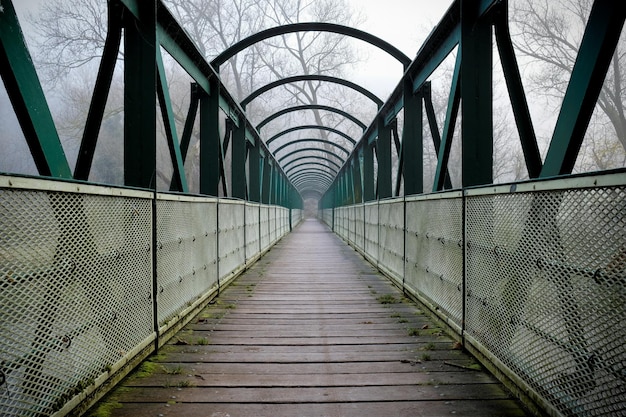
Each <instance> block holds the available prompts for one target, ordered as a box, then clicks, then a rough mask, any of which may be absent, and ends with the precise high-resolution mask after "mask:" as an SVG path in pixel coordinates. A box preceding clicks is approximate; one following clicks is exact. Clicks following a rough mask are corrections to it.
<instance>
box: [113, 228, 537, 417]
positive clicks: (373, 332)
mask: <svg viewBox="0 0 626 417" xmlns="http://www.w3.org/2000/svg"><path fill="white" fill-rule="evenodd" d="M101 407H102V408H101V411H104V412H106V413H108V412H110V415H111V416H150V417H157V416H233V417H234V416H255V417H258V416H366V415H372V416H443V415H450V414H455V415H473V416H481V417H485V416H521V415H525V413H524V411H523V410H522V409H521V408H520V406H519V404H518V403H517V402H516V401H514V400H512V399H510V397H509V396H508V394H507V392H506V391H505V390H504V389H503V388H502V386H501V385H500V384H499V383H497V381H496V380H495V379H494V378H493V377H492V376H490V375H488V374H487V373H485V372H483V371H482V370H481V368H480V366H479V365H477V364H476V362H475V361H474V360H473V359H472V358H470V357H469V356H468V355H467V354H466V353H464V352H462V351H461V350H459V348H458V346H457V345H456V344H455V343H454V342H453V340H452V339H450V338H449V337H448V336H446V335H445V334H444V333H443V332H442V330H441V329H439V328H437V327H436V326H435V325H434V324H433V322H432V321H431V320H429V319H428V318H427V316H425V315H424V314H423V313H422V311H421V310H420V309H419V308H418V307H417V306H415V305H414V304H412V303H410V302H407V301H406V300H405V301H403V300H402V294H401V293H400V292H399V291H398V290H397V289H396V288H395V287H394V286H392V285H391V284H390V283H389V282H388V281H387V280H385V279H384V278H383V277H381V276H380V275H379V274H378V273H377V272H376V270H375V269H373V268H372V267H371V265H369V264H368V263H367V262H365V261H364V260H363V259H362V258H361V257H360V256H359V255H358V254H357V253H356V252H354V251H353V250H352V249H351V248H350V247H348V246H346V245H345V244H343V243H342V242H341V241H340V239H338V238H337V237H336V236H334V235H333V234H332V233H331V232H330V231H328V229H327V228H326V227H325V226H324V225H322V224H321V223H319V222H318V221H316V220H312V219H310V220H307V221H305V222H304V223H303V224H302V225H300V226H299V227H298V228H297V229H296V230H295V231H294V233H292V234H290V235H288V236H287V237H285V238H284V239H283V240H282V241H281V242H279V243H278V244H277V245H276V246H275V247H274V248H273V249H272V250H271V251H270V252H269V253H268V254H267V255H265V256H264V257H263V258H262V259H261V260H260V261H259V262H258V263H257V264H255V265H254V267H253V268H251V269H250V270H249V271H247V272H246V273H245V274H244V275H242V276H241V277H240V278H238V280H237V281H236V283H235V284H234V285H233V286H231V287H229V288H228V289H226V290H225V291H224V292H223V293H222V294H221V296H220V297H219V299H218V301H217V302H216V303H214V304H213V305H210V306H208V307H207V308H206V309H205V310H204V311H203V312H202V313H201V314H200V315H199V316H198V317H196V318H195V319H193V320H192V321H191V323H190V324H189V325H188V326H187V327H186V328H185V329H184V330H183V331H181V332H180V333H179V334H178V335H177V337H175V338H173V339H172V340H171V341H170V343H169V344H168V345H167V346H165V347H164V348H163V349H162V350H161V351H160V352H159V354H158V355H156V356H153V357H151V358H150V360H149V361H148V362H146V363H144V364H143V365H142V366H141V368H140V370H139V371H138V372H135V373H134V374H133V375H131V376H130V377H129V378H127V379H126V380H125V381H123V383H122V384H121V387H120V388H118V389H117V390H116V391H115V392H114V393H113V394H112V395H111V396H110V397H108V398H107V399H106V401H105V402H103V403H102V405H101Z"/></svg>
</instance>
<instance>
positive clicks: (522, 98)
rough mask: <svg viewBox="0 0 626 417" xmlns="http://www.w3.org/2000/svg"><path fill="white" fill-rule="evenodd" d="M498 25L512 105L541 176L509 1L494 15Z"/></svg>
mask: <svg viewBox="0 0 626 417" xmlns="http://www.w3.org/2000/svg"><path fill="white" fill-rule="evenodd" d="M494 29H495V35H496V44H497V46H498V51H499V54H500V62H501V63H502V70H503V72H504V79H505V81H506V86H507V89H508V92H509V97H510V99H511V107H512V109H513V116H514V117H515V123H516V124H517V131H518V132H519V136H520V141H521V143H522V151H523V152H524V159H525V161H526V168H527V169H528V176H529V177H530V178H537V177H538V176H539V174H540V173H541V168H542V162H541V154H540V153H539V147H538V146H537V137H536V136H535V129H534V128H533V122H532V119H531V117H530V111H529V109H528V102H527V101H526V94H525V93H524V86H523V85H522V77H521V75H520V71H519V66H518V64H517V59H516V58H515V51H514V50H513V42H512V41H511V33H510V32H509V17H508V2H507V1H503V2H502V3H501V4H500V5H499V6H498V10H497V13H495V18H494Z"/></svg>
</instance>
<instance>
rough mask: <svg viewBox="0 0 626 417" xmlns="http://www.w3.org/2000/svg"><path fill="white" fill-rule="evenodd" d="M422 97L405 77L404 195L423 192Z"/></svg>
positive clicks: (403, 131)
mask: <svg viewBox="0 0 626 417" xmlns="http://www.w3.org/2000/svg"><path fill="white" fill-rule="evenodd" d="M422 97H423V94H422V90H421V89H420V90H418V92H417V93H416V94H413V83H412V81H411V80H410V79H405V80H404V128H403V129H402V160H403V172H404V195H412V194H421V193H423V192H424V157H423V153H424V146H423V133H422V132H423V129H422ZM398 175H400V173H399V172H398Z"/></svg>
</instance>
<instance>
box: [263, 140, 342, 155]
mask: <svg viewBox="0 0 626 417" xmlns="http://www.w3.org/2000/svg"><path fill="white" fill-rule="evenodd" d="M310 142H313V143H321V144H323V145H325V146H326V145H328V146H332V147H334V148H337V149H339V150H340V151H342V152H344V153H345V154H346V156H348V155H350V151H349V150H347V149H346V148H344V147H343V146H341V145H339V144H337V143H335V142H332V141H329V140H326V139H317V138H305V139H295V140H292V141H290V142H287V143H285V144H284V145H281V146H279V147H278V148H276V149H275V150H274V151H273V153H274V155H276V157H278V153H279V152H280V151H282V150H283V149H286V148H288V147H290V146H293V145H297V144H298V143H310Z"/></svg>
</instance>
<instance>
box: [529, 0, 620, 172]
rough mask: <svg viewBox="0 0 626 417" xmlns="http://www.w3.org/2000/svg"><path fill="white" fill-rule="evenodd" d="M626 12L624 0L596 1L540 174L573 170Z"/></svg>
mask: <svg viewBox="0 0 626 417" xmlns="http://www.w3.org/2000/svg"><path fill="white" fill-rule="evenodd" d="M625 15H626V8H625V7H624V5H623V4H621V2H616V1H614V0H596V1H595V2H594V3H593V6H592V8H591V13H590V15H589V19H588V21H587V26H586V28H585V33H584V35H583V39H582V42H581V45H580V49H579V51H578V56H577V57H576V62H575V63H574V68H573V69H572V75H571V77H570V81H569V85H568V87H567V90H566V92H565V97H564V98H563V104H562V106H561V111H560V113H559V117H558V119H557V122H556V126H555V128H554V133H553V135H552V140H551V141H550V147H549V148H548V153H547V154H546V159H545V162H544V165H543V169H542V170H541V174H540V176H541V177H552V176H556V175H564V174H571V173H572V169H573V168H574V164H575V163H576V158H577V157H578V152H579V151H580V146H581V145H582V142H583V139H584V137H585V132H586V131H587V127H588V125H589V120H590V119H591V116H592V114H593V110H594V107H595V105H596V102H597V100H598V96H599V94H600V91H601V90H602V84H603V83H604V78H605V76H606V72H607V70H608V68H609V65H610V64H611V59H612V57H613V53H614V52H615V48H616V46H617V43H618V41H619V38H620V34H621V32H622V27H623V25H624V18H625Z"/></svg>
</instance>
